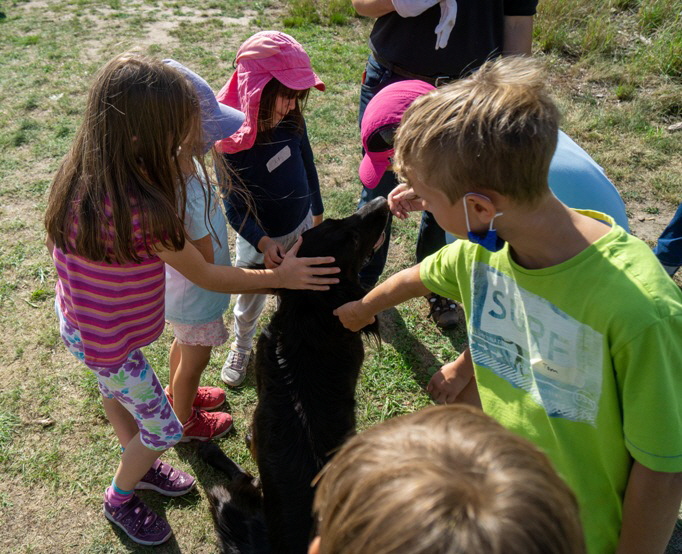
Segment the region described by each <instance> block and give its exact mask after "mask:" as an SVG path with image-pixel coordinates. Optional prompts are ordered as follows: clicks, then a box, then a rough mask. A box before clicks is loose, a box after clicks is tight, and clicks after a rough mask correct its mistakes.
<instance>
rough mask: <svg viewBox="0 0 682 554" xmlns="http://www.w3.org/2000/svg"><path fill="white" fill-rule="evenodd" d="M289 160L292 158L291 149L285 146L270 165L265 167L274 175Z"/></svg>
mask: <svg viewBox="0 0 682 554" xmlns="http://www.w3.org/2000/svg"><path fill="white" fill-rule="evenodd" d="M289 158H291V148H289V146H285V147H284V148H282V149H281V150H280V151H279V152H277V154H275V155H274V156H273V157H272V158H270V159H269V160H268V163H267V164H265V167H267V168H268V171H269V172H270V173H272V172H273V171H274V170H275V169H277V168H278V167H279V166H280V165H282V164H283V163H284V162H285V161H287V160H288V159H289Z"/></svg>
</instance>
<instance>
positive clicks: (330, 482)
mask: <svg viewBox="0 0 682 554" xmlns="http://www.w3.org/2000/svg"><path fill="white" fill-rule="evenodd" d="M314 510H315V512H316V514H317V517H318V535H319V536H320V537H321V541H320V554H358V553H360V552H367V553H369V552H371V553H372V554H389V553H390V554H403V553H404V554H445V553H448V554H460V553H461V554H464V553H466V554H484V553H485V554H546V553H548V552H551V553H554V554H564V553H565V554H582V553H584V552H585V546H584V539H583V535H582V528H581V524H580V520H579V518H578V507H577V504H576V500H575V497H574V496H573V493H572V492H571V491H570V490H569V488H568V487H567V486H566V484H565V483H564V482H563V481H562V480H561V479H560V478H559V477H558V476H557V474H556V473H555V471H554V469H553V468H552V466H551V465H550V463H549V461H548V459H547V458H546V456H545V455H544V454H542V453H541V452H540V451H539V450H538V449H537V448H536V447H535V446H533V445H532V444H531V443H530V442H528V441H527V440H525V439H523V438H521V437H519V436H517V435H515V434H513V433H511V432H510V431H508V430H507V429H505V428H503V427H502V426H501V425H499V424H498V423H497V422H495V421H494V420H493V419H491V418H490V417H488V416H487V415H485V414H484V413H483V412H481V411H480V410H477V409H475V408H471V407H468V406H462V405H459V406H438V407H436V406H434V407H431V408H427V409H425V410H422V411H420V412H416V413H413V414H410V415H407V416H402V417H398V418H395V419H392V420H389V421H386V422H384V423H382V424H380V425H377V426H375V427H373V428H371V429H369V430H367V431H365V432H363V433H361V434H359V435H356V436H355V437H353V438H352V439H350V440H349V441H348V442H347V443H346V444H345V445H344V446H343V447H342V448H341V450H340V451H339V452H338V453H337V454H336V456H335V457H334V458H333V459H332V460H331V462H330V463H329V464H328V465H327V466H326V467H325V468H324V470H323V471H322V474H321V481H320V483H319V485H318V489H317V492H316V495H315V503H314Z"/></svg>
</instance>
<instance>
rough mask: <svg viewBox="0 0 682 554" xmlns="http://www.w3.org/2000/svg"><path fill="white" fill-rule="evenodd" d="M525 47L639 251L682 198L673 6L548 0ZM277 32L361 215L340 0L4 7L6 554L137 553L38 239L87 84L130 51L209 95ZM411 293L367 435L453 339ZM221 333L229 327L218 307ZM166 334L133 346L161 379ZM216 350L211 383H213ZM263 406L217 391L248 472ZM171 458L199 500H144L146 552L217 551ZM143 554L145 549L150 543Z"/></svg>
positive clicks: (351, 57)
mask: <svg viewBox="0 0 682 554" xmlns="http://www.w3.org/2000/svg"><path fill="white" fill-rule="evenodd" d="M539 10H540V12H539V14H538V16H537V18H536V25H535V41H534V51H535V54H536V56H537V57H539V58H541V59H542V60H543V61H544V62H545V63H546V64H547V66H548V69H549V74H550V85H551V87H552V90H553V92H554V94H555V96H556V98H557V100H558V102H559V104H560V106H561V108H562V111H563V113H564V114H565V115H564V123H563V128H564V130H566V131H567V132H568V134H569V135H571V136H572V137H573V138H575V139H576V140H577V142H578V143H579V144H580V145H581V146H583V147H584V148H585V149H586V150H587V151H588V152H590V153H591V154H592V156H593V157H594V158H595V159H596V160H597V161H598V162H599V163H600V164H601V165H603V166H604V168H605V170H606V172H607V174H608V175H609V176H610V177H611V179H612V180H613V181H614V183H615V184H616V186H617V187H618V188H619V190H620V191H621V194H622V195H623V197H624V199H625V201H626V204H627V209H628V213H629V215H630V221H631V227H632V229H633V230H634V232H635V234H638V235H639V236H641V237H642V238H644V239H645V240H648V241H649V242H652V241H653V240H654V239H655V237H656V236H657V235H658V233H660V231H661V230H662V228H663V226H664V225H665V223H667V221H668V219H669V218H670V216H671V215H672V213H673V211H674V209H675V208H676V207H677V204H678V203H679V202H680V201H681V199H682V167H681V164H682V162H681V160H682V155H681V154H682V133H680V132H678V133H673V132H671V131H668V127H669V126H671V125H672V124H674V123H676V122H679V121H680V120H681V119H682V87H681V84H682V75H681V68H680V63H682V62H681V61H680V60H682V55H680V44H681V40H682V39H681V38H680V33H682V30H681V29H682V25H680V14H681V13H682V2H681V1H680V0H648V1H641V2H640V1H639V0H591V1H587V0H575V2H570V3H567V2H562V1H560V0H543V1H542V2H541V3H540V6H539ZM273 28H276V29H283V30H285V31H286V32H288V33H290V34H292V35H293V36H295V37H296V38H297V39H298V40H299V41H300V42H301V43H302V44H303V45H304V46H305V48H306V50H307V51H308V53H309V54H310V57H311V59H312V63H313V66H314V68H315V70H316V72H317V73H318V74H319V75H320V77H321V78H322V79H323V80H324V81H325V83H326V85H327V90H326V91H325V92H324V93H320V92H319V91H313V92H312V94H311V96H310V101H309V104H308V110H307V122H308V127H309V132H310V137H311V142H312V144H313V149H314V152H315V155H316V160H317V165H318V171H319V173H320V178H321V182H322V187H323V197H324V201H325V206H326V211H327V215H328V216H343V215H347V214H349V213H350V212H351V211H352V210H353V209H354V206H355V205H356V203H357V200H358V197H359V192H360V185H359V181H358V179H357V166H358V163H359V159H360V154H359V133H358V129H357V100H358V89H359V81H360V76H361V73H362V69H363V62H364V59H365V58H366V55H367V52H368V50H367V37H368V35H369V31H370V28H371V21H369V20H367V19H365V18H359V17H356V16H355V14H354V13H353V11H352V9H351V8H350V4H349V1H348V0H328V1H323V0H316V1H313V0H289V1H288V2H275V1H274V0H263V1H260V0H259V1H248V0H221V1H210V0H209V2H199V1H198V0H187V1H183V2H173V1H163V2H162V1H158V0H133V1H131V2H122V1H120V0H108V1H99V0H54V1H50V2H42V3H33V2H29V1H24V0H14V1H12V2H7V1H2V0H0V56H2V59H3V67H2V75H3V76H2V80H0V230H1V231H2V234H3V241H2V242H1V243H0V308H2V309H1V310H0V473H1V474H2V475H3V479H2V480H0V519H1V520H2V521H3V532H2V534H0V552H13V553H14V552H24V553H28V552H32V553H34V552H107V553H111V552H127V551H130V550H134V551H138V550H139V551H146V550H147V549H144V548H137V547H134V546H133V545H132V543H131V542H130V541H128V540H127V539H125V538H123V537H122V536H121V534H120V533H118V532H117V531H114V530H113V529H112V528H111V526H110V525H108V524H107V522H106V521H105V520H104V518H102V516H101V513H100V510H101V504H100V495H101V493H102V491H103V490H104V487H106V486H107V484H108V481H109V480H110V479H111V474H112V471H113V469H114V468H115V466H116V464H117V460H118V457H119V451H118V446H117V444H116V440H115V438H114V436H113V433H112V431H111V429H110V427H109V425H108V423H107V422H106V420H105V418H104V414H103V411H102V407H101V402H100V399H99V396H98V392H97V388H96V384H95V380H94V378H93V376H92V374H91V373H90V372H88V371H87V370H86V369H85V368H84V367H83V366H82V365H79V364H78V363H77V362H76V361H75V360H74V359H73V358H71V357H70V355H69V354H68V352H66V349H65V348H64V347H63V346H62V344H61V342H60V339H59V336H58V334H57V329H56V320H55V316H54V313H53V309H52V303H53V301H54V292H53V286H54V280H55V274H54V270H53V268H52V265H51V262H50V261H49V259H48V256H47V253H46V251H45V248H44V246H43V243H42V242H43V228H42V215H43V213H44V210H45V202H46V194H47V189H48V187H49V183H50V181H51V178H52V176H53V174H54V172H55V170H56V168H57V166H58V164H59V161H60V159H61V158H62V156H63V155H64V153H65V152H66V150H67V149H68V147H69V145H70V143H71V140H72V138H73V134H74V132H75V130H76V129H77V127H78V125H79V124H80V117H81V114H82V110H83V106H84V103H85V94H86V91H87V89H88V85H89V82H90V79H91V77H92V74H93V72H94V71H96V70H97V68H98V67H99V66H101V65H102V64H103V63H104V62H105V61H106V60H108V59H109V58H110V57H111V56H113V55H114V54H116V53H119V52H121V51H124V50H126V49H130V48H137V49H139V50H141V51H143V52H146V53H148V54H151V55H154V56H157V57H173V58H175V59H178V60H180V61H181V62H183V63H185V64H187V65H188V66H189V67H191V68H192V69H195V70H196V71H197V72H199V73H200V74H202V75H203V76H204V77H205V78H206V79H207V80H208V81H209V83H210V84H211V85H212V86H213V88H214V89H216V90H217V89H219V88H220V87H221V86H222V85H223V84H224V82H225V80H226V79H227V78H228V76H229V75H230V73H231V70H232V60H233V58H234V54H235V51H236V49H237V47H238V46H239V44H240V43H241V42H242V41H243V40H244V39H245V38H247V37H248V36H249V35H251V34H252V33H254V32H256V31H258V30H264V29H273ZM416 228H417V222H416V218H415V219H413V220H412V221H410V222H408V223H402V222H396V224H395V225H394V236H393V242H392V245H391V253H390V256H389V263H388V267H387V269H386V274H387V275H388V274H391V273H393V272H395V271H397V270H398V269H401V268H403V267H406V266H407V265H410V264H411V263H412V262H413V255H414V244H415V240H416V232H417V231H416ZM426 312H427V307H426V303H425V302H424V301H423V300H421V299H417V300H414V301H411V302H408V303H406V304H404V305H402V306H399V307H398V308H397V309H394V310H390V311H389V312H387V314H385V317H384V341H383V343H382V345H381V346H376V345H374V344H368V345H367V352H368V354H367V359H366V363H365V365H364V369H363V373H362V377H361V380H360V385H359V388H358V392H357V399H358V421H359V426H360V428H361V429H363V428H366V427H368V426H370V425H373V424H374V423H376V422H379V421H382V420H384V419H387V418H390V417H394V416H396V415H399V414H402V413H407V412H411V411H414V410H417V409H419V408H421V407H423V406H425V405H427V404H429V403H430V400H429V398H428V395H427V394H426V393H425V386H426V383H428V380H429V378H430V376H431V375H432V374H433V372H434V371H436V370H437V369H438V367H440V365H441V364H442V363H444V362H446V361H449V360H451V359H453V358H454V357H455V356H456V355H457V353H458V352H459V351H461V349H462V348H463V346H464V344H465V337H464V334H463V332H462V331H461V330H460V331H457V332H452V333H440V332H438V331H437V330H436V329H435V327H434V326H433V325H432V324H431V323H430V322H428V321H426V317H425V316H426ZM226 319H227V320H228V323H231V315H230V314H229V313H228V314H226ZM169 344H170V334H169V333H168V332H166V333H164V335H163V336H162V338H161V339H160V340H159V341H157V342H156V343H155V344H153V345H151V346H149V347H148V348H146V349H145V352H146V354H147V355H148V357H149V359H150V360H151V362H152V364H153V366H154V367H155V368H156V369H157V371H158V373H159V375H160V377H161V379H162V381H165V380H166V379H167V377H168V370H167V367H168V348H169ZM225 356H226V349H225V347H223V348H219V349H216V352H215V354H214V356H213V358H212V360H211V363H210V366H209V368H208V370H207V371H206V374H205V376H204V382H205V383H206V384H217V383H219V376H218V374H219V368H220V366H221V365H222V361H223V360H224V358H225ZM255 399H256V394H255V389H254V381H253V376H249V378H248V379H247V382H246V385H245V386H244V387H243V388H242V389H240V390H237V391H230V392H229V395H228V400H229V404H230V406H229V409H230V411H231V412H232V413H233V415H234V417H235V431H234V432H233V433H232V434H230V435H229V436H228V437H227V438H225V439H223V440H221V441H220V444H221V447H222V448H223V449H225V450H226V451H227V452H228V454H229V455H231V456H233V457H234V458H235V459H236V460H237V461H239V462H240V463H242V464H244V465H245V466H246V467H248V468H250V469H252V470H253V469H255V468H254V466H253V463H252V461H251V460H250V458H249V455H248V453H247V451H246V449H245V448H244V446H243V436H244V434H245V432H246V429H247V425H248V422H249V418H250V414H251V412H252V410H253V406H254V402H255ZM166 457H167V458H168V459H169V461H170V462H171V463H173V464H177V465H178V466H179V467H181V468H183V469H185V470H188V471H191V472H192V473H193V474H194V475H196V476H197V477H198V479H199V482H200V487H199V491H198V493H197V494H194V495H190V496H189V497H188V498H178V499H174V500H167V499H159V498H158V497H157V496H155V495H153V494H146V495H145V500H148V501H149V502H150V504H152V506H153V507H154V508H155V509H157V510H158V511H159V512H160V513H162V514H164V515H166V516H167V517H168V519H169V520H170V522H171V524H172V525H173V527H174V528H175V530H176V537H175V538H174V539H173V541H171V543H170V544H169V545H167V546H165V547H163V548H157V549H155V550H154V551H155V552H178V551H183V552H211V551H215V547H214V538H213V531H212V525H211V521H210V516H209V515H208V505H207V501H206V496H205V492H204V491H205V489H206V488H207V487H210V486H211V485H212V484H214V483H216V482H218V481H219V480H220V476H218V475H216V474H215V473H214V472H213V471H212V470H210V469H209V468H207V467H206V466H205V465H204V464H203V463H202V462H201V461H200V460H198V459H197V457H196V456H195V453H194V447H193V446H192V445H191V444H190V445H182V446H180V447H178V448H175V449H173V450H172V451H170V452H169V453H168V454H167V455H166ZM149 551H150V552H151V551H152V550H151V549H149Z"/></svg>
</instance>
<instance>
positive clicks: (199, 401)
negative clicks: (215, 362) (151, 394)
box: [166, 387, 225, 411]
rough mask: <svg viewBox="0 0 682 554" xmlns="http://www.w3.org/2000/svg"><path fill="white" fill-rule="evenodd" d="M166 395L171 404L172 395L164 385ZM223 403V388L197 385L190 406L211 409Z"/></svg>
mask: <svg viewBox="0 0 682 554" xmlns="http://www.w3.org/2000/svg"><path fill="white" fill-rule="evenodd" d="M166 396H168V399H169V400H170V401H171V405H172V404H173V397H172V396H171V395H170V394H168V387H166ZM223 404H225V391H224V390H223V389H221V388H220V387H199V388H198V389H197V395H196V396H195V397H194V402H193V403H192V406H194V407H195V408H201V409H202V410H208V411H211V410H215V409H216V408H220V406H222V405H223Z"/></svg>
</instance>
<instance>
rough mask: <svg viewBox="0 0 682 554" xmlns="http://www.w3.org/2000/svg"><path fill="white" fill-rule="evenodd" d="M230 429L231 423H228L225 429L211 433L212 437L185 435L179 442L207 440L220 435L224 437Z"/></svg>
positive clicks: (217, 437)
mask: <svg viewBox="0 0 682 554" xmlns="http://www.w3.org/2000/svg"><path fill="white" fill-rule="evenodd" d="M231 430H232V423H230V426H229V427H228V428H227V429H225V430H224V431H222V432H220V433H218V434H217V435H213V436H212V437H191V436H189V437H188V436H185V437H182V438H181V439H180V442H190V441H201V442H207V441H210V440H213V439H219V438H220V437H224V436H225V435H227V434H228V433H229V432H230V431H231Z"/></svg>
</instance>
